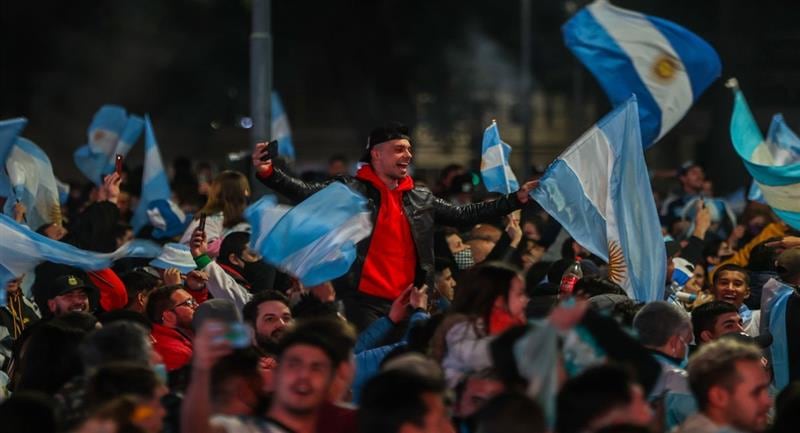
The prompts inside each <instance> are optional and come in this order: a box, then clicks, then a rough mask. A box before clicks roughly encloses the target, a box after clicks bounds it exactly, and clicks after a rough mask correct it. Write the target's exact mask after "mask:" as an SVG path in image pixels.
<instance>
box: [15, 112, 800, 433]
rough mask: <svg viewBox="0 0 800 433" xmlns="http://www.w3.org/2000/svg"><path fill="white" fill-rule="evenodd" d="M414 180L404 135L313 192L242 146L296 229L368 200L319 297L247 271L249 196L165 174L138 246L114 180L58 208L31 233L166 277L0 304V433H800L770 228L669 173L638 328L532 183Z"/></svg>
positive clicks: (30, 292)
mask: <svg viewBox="0 0 800 433" xmlns="http://www.w3.org/2000/svg"><path fill="white" fill-rule="evenodd" d="M412 154H413V146H412V139H411V137H410V135H409V132H408V130H407V128H406V127H404V126H403V125H400V124H396V123H390V124H387V125H384V126H381V127H378V128H376V129H375V130H373V131H372V132H371V133H370V135H369V139H368V142H367V146H366V148H365V149H364V154H363V157H362V159H361V161H360V162H361V165H360V168H359V169H358V170H357V172H356V173H354V174H353V175H351V174H349V173H347V167H348V163H347V161H346V159H345V158H343V157H341V156H334V157H332V158H331V160H330V172H329V173H323V174H319V173H318V174H306V175H303V176H295V175H294V174H292V173H291V171H290V170H289V169H287V168H286V167H285V166H282V164H280V163H279V161H277V160H275V161H273V159H272V157H271V155H270V154H269V151H268V147H267V145H266V144H263V143H262V144H258V145H257V146H256V148H255V151H254V152H253V155H252V170H253V171H254V174H255V178H256V179H257V180H258V181H259V182H261V183H263V184H264V185H265V186H266V187H268V188H269V189H270V190H271V191H272V192H274V193H276V194H278V195H279V196H280V197H281V198H282V199H284V200H287V201H289V202H290V203H295V204H296V203H299V202H301V201H302V200H304V199H306V198H307V197H309V196H311V195H313V194H314V193H316V192H317V191H320V190H321V189H322V188H324V187H325V186H326V185H327V184H328V183H329V182H342V183H344V184H345V185H346V186H348V187H349V188H351V189H352V190H354V191H356V192H358V193H359V194H361V195H363V196H364V197H365V198H366V199H367V202H368V210H369V212H370V215H371V220H372V226H373V228H372V232H371V234H370V236H368V237H367V238H366V239H364V240H363V241H361V242H360V243H359V244H358V245H357V256H356V258H355V261H354V263H353V264H352V266H351V267H350V270H349V271H348V272H347V273H346V274H345V275H343V276H341V277H340V278H337V279H335V280H332V281H327V282H324V283H322V284H319V285H315V286H312V287H306V286H304V285H303V284H302V283H301V282H300V281H299V280H298V278H297V276H295V275H289V274H287V273H286V272H284V271H282V270H281V269H279V268H278V267H276V266H275V265H273V264H269V263H267V262H265V261H264V260H263V259H262V257H261V256H260V255H259V254H258V252H257V251H254V250H253V249H251V247H250V245H251V243H250V240H251V239H250V237H251V227H250V226H249V224H248V222H247V220H246V218H245V217H244V212H245V209H246V208H247V206H248V203H249V202H250V201H251V195H252V185H250V183H249V182H248V177H247V175H245V174H243V173H239V172H236V171H222V172H220V173H218V174H216V175H215V176H213V170H212V169H211V167H210V166H209V165H205V164H203V165H198V166H197V167H196V169H194V170H193V169H192V166H191V164H190V163H189V162H188V161H185V160H183V161H181V162H180V163H179V164H177V165H176V168H175V170H174V176H173V184H172V189H173V199H172V200H169V201H163V200H162V201H160V202H159V203H152V204H151V205H149V206H148V208H149V210H148V217H149V222H150V224H149V225H147V226H146V227H145V228H143V229H142V230H140V231H138V232H137V233H134V232H133V229H132V227H131V226H130V218H131V216H132V209H134V208H135V206H134V204H135V203H136V199H137V197H138V196H139V195H140V191H137V189H136V187H135V184H136V182H134V181H132V180H131V179H132V177H134V176H132V175H131V174H130V173H128V172H127V171H124V172H123V173H122V174H118V173H112V174H110V175H108V176H106V177H105V179H104V182H103V184H102V185H101V186H99V187H90V188H73V191H72V194H71V196H70V199H69V201H68V203H67V204H66V205H65V206H64V208H63V212H62V213H63V215H64V221H63V222H55V223H53V224H48V225H45V226H42V227H33V228H31V229H33V230H35V231H37V232H39V233H40V234H42V235H44V236H47V237H48V238H51V239H55V240H59V241H61V242H65V243H68V244H71V245H74V246H75V247H78V248H81V249H84V250H88V251H93V252H100V253H108V252H111V251H114V250H116V249H117V248H118V247H120V246H121V245H123V244H125V243H126V242H128V241H130V240H131V239H132V238H134V237H136V238H143V239H150V240H154V241H156V242H158V243H159V244H161V245H162V246H163V248H162V252H161V254H160V255H159V256H158V257H157V258H154V259H135V258H125V259H121V260H118V261H116V262H115V263H114V266H113V267H112V268H109V269H104V270H99V271H97V270H95V271H84V270H81V269H78V268H75V267H71V266H68V265H64V264H60V263H54V262H44V263H42V264H41V265H39V266H38V267H37V268H36V270H35V272H34V273H32V274H30V275H18V276H17V278H16V279H14V280H13V281H12V282H11V283H9V284H8V285H7V286H6V287H5V290H6V292H7V303H6V305H5V306H2V307H0V367H1V368H2V374H0V378H2V398H3V400H2V402H0V432H6V431H8V432H22V431H32V432H34V431H35V432H42V433H45V432H80V433H101V432H103V433H105V432H109V433H110V432H119V433H122V432H137V433H138V432H146V433H159V432H167V433H178V432H182V433H194V432H197V433H204V432H227V433H240V432H241V433H256V432H271V433H288V432H295V433H311V432H320V433H328V432H340V433H346V432H359V433H411V432H429V433H448V432H456V431H458V432H463V433H514V432H526V433H535V432H556V433H595V432H596V433H600V432H603V433H622V432H668V431H677V432H680V433H712V432H750V433H760V432H766V431H770V432H774V433H783V432H793V431H796V430H794V429H795V428H798V427H797V426H800V420H798V421H795V417H796V416H797V415H796V414H797V413H800V412H799V411H798V410H797V409H798V408H800V384H798V383H796V381H797V380H800V349H798V348H799V347H800V320H797V319H798V318H800V311H795V310H798V309H800V293H798V292H797V290H798V288H800V237H798V233H797V232H796V231H794V230H792V229H791V228H789V227H788V226H787V225H786V224H785V223H783V222H782V221H780V220H779V219H778V218H777V217H776V216H775V215H774V214H773V213H772V212H771V211H770V210H769V207H766V206H764V205H761V204H759V203H755V202H753V203H748V204H747V206H746V208H744V209H736V210H734V207H735V206H732V205H731V204H729V203H726V202H725V201H724V200H722V199H717V198H714V192H713V186H712V185H711V184H710V182H708V181H707V180H706V179H705V175H704V172H703V168H702V167H701V166H700V165H697V164H694V163H687V164H685V165H683V166H682V167H680V169H678V170H677V175H676V180H677V182H675V184H676V185H677V186H678V189H676V190H675V191H673V192H671V194H669V195H664V194H656V197H657V200H659V203H657V206H658V207H659V208H660V209H661V210H662V212H661V218H662V220H661V222H662V227H663V232H664V236H665V243H664V248H665V250H666V251H667V263H664V266H665V267H666V268H667V269H668V272H667V279H666V280H665V281H664V287H663V289H664V298H663V299H659V300H651V301H650V302H646V303H645V302H640V301H639V300H636V299H631V298H629V295H628V293H626V291H625V290H624V289H623V288H622V287H620V286H619V285H617V284H615V283H614V282H613V281H612V280H611V279H609V278H608V276H607V271H608V266H607V264H606V263H604V262H603V261H602V260H601V259H599V258H598V257H596V256H595V255H593V254H591V253H590V252H589V251H587V250H586V249H585V248H584V247H582V246H581V245H580V244H578V243H577V242H575V241H574V240H573V239H572V238H570V236H569V234H568V233H567V232H566V231H565V230H564V229H563V228H562V227H561V226H560V225H559V223H558V222H557V221H555V220H554V219H553V218H551V217H550V216H549V215H548V214H547V213H546V212H544V211H543V210H542V209H541V208H540V207H539V206H538V205H537V204H536V202H535V201H534V200H532V199H531V198H530V192H531V191H532V190H533V189H535V188H536V186H537V182H536V181H528V182H525V183H522V185H521V187H520V189H519V191H517V192H514V193H511V194H507V195H501V194H492V193H487V192H485V191H482V190H481V189H480V186H476V185H475V183H474V182H473V175H472V174H471V173H469V172H468V171H467V170H466V169H465V168H464V167H461V166H459V165H451V166H448V167H446V168H444V169H443V170H442V173H441V176H440V178H439V179H438V181H437V182H436V183H435V184H432V185H430V187H428V186H426V185H425V184H424V182H422V181H421V180H418V179H414V178H413V177H412V176H411V175H410V172H409V168H410V164H411V161H412ZM631 200H636V198H635V197H631ZM25 212H26V209H25V207H24V206H23V205H21V204H18V205H17V206H15V208H14V215H13V217H14V218H15V219H16V220H17V221H18V222H19V223H20V224H24V223H25ZM201 215H203V216H204V217H202V218H201ZM318 217H319V218H324V217H325V216H324V215H319V216H318ZM201 220H202V221H201ZM641 253H642V254H647V252H646V251H642V252H641ZM0 264H2V260H0ZM576 266H577V267H578V268H579V269H580V274H581V275H582V277H581V278H580V279H579V280H578V281H577V283H575V284H574V285H573V284H564V283H563V282H562V276H564V275H565V273H569V272H572V271H571V269H574V268H576ZM570 275H572V274H570ZM676 275H686V276H687V278H686V279H685V280H684V279H681V278H678V277H676Z"/></svg>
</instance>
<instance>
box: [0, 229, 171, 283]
mask: <svg viewBox="0 0 800 433" xmlns="http://www.w3.org/2000/svg"><path fill="white" fill-rule="evenodd" d="M0 239H2V240H3V241H2V242H0V289H5V286H6V284H7V283H8V282H9V281H11V280H12V279H14V278H17V277H19V276H20V275H22V274H25V273H31V272H33V269H34V268H35V267H36V266H37V265H39V264H40V263H42V262H45V261H48V262H53V263H61V264H65V265H70V266H75V267H77V268H80V269H83V270H86V271H96V270H100V269H105V268H109V267H111V264H112V263H113V262H114V261H115V260H118V259H121V258H125V257H156V256H158V255H159V254H160V253H161V247H160V246H158V245H157V244H155V243H153V242H150V241H143V240H135V241H132V242H129V243H127V244H125V245H123V246H122V247H120V248H119V249H118V250H116V251H114V252H112V253H107V254H101V253H95V252H92V251H86V250H82V249H80V248H76V247H74V246H72V245H70V244H66V243H64V242H60V241H56V240H53V239H50V238H48V237H47V236H43V235H40V234H39V233H36V232H34V231H32V230H30V229H28V228H27V227H25V226H23V225H21V224H19V223H17V222H16V221H14V220H13V219H11V218H9V217H8V216H7V215H0Z"/></svg>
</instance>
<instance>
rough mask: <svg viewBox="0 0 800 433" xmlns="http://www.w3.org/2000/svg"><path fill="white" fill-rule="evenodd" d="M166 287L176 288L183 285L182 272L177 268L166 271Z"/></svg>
mask: <svg viewBox="0 0 800 433" xmlns="http://www.w3.org/2000/svg"><path fill="white" fill-rule="evenodd" d="M163 279H164V285H165V286H176V285H178V284H181V271H179V270H178V269H177V268H169V269H167V270H166V271H164V277H163Z"/></svg>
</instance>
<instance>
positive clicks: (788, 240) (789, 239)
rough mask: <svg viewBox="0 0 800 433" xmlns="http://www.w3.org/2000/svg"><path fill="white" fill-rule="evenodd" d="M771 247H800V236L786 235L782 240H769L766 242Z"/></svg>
mask: <svg viewBox="0 0 800 433" xmlns="http://www.w3.org/2000/svg"><path fill="white" fill-rule="evenodd" d="M766 246H767V247H769V248H783V249H789V248H797V247H800V237H797V236H786V237H784V238H783V239H781V240H778V241H772V242H767V244H766Z"/></svg>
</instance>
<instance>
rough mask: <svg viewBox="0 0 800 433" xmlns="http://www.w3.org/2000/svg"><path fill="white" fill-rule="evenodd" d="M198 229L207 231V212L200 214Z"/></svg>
mask: <svg viewBox="0 0 800 433" xmlns="http://www.w3.org/2000/svg"><path fill="white" fill-rule="evenodd" d="M197 229H198V230H200V231H201V232H203V233H205V232H206V214H205V213H201V214H200V223H199V224H197Z"/></svg>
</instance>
